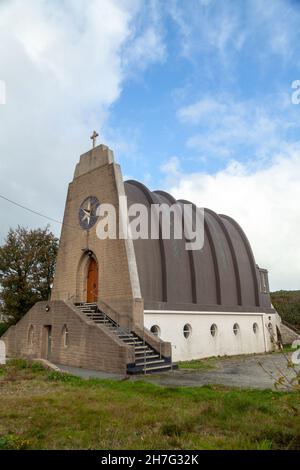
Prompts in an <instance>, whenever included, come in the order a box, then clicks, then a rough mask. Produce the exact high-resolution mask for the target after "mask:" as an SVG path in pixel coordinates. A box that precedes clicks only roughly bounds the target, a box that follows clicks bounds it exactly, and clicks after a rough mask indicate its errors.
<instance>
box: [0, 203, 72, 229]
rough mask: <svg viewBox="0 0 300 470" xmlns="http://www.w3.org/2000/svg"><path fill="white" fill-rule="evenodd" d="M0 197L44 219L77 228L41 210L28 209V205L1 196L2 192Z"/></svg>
mask: <svg viewBox="0 0 300 470" xmlns="http://www.w3.org/2000/svg"><path fill="white" fill-rule="evenodd" d="M0 198H1V199H4V201H7V202H9V203H10V204H13V205H14V206H17V207H20V208H21V209H24V210H25V211H28V212H31V213H32V214H35V215H38V216H40V217H43V218H44V219H48V220H51V222H55V223H56V224H60V225H65V226H66V227H71V228H73V229H74V228H75V229H76V230H79V228H78V227H75V226H74V225H68V224H65V223H64V222H61V221H60V220H57V219H53V218H52V217H48V216H47V215H44V214H42V213H41V212H37V211H35V210H33V209H30V208H29V207H26V206H23V205H22V204H19V203H18V202H15V201H12V200H11V199H8V197H6V196H3V195H2V194H0Z"/></svg>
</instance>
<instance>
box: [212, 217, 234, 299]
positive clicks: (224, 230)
mask: <svg viewBox="0 0 300 470" xmlns="http://www.w3.org/2000/svg"><path fill="white" fill-rule="evenodd" d="M205 211H206V212H207V213H208V214H211V216H212V217H214V218H215V220H216V221H217V222H218V224H219V225H220V227H221V229H222V231H223V233H224V235H225V238H226V241H227V243H228V246H229V250H230V253H231V257H232V262H233V268H234V273H235V284H236V292H237V303H238V305H242V289H241V277H240V271H239V265H238V261H237V256H236V252H235V249H234V246H233V243H232V241H231V237H230V235H229V233H228V230H227V228H226V227H225V224H224V222H223V221H222V219H221V217H220V216H219V215H218V214H216V213H215V212H214V211H212V210H211V209H205Z"/></svg>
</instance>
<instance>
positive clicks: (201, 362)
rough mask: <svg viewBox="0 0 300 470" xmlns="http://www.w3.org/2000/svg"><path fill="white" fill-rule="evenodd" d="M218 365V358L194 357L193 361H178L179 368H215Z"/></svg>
mask: <svg viewBox="0 0 300 470" xmlns="http://www.w3.org/2000/svg"><path fill="white" fill-rule="evenodd" d="M215 367H216V358H209V359H193V360H191V361H181V362H178V368H179V369H194V370H195V369H201V370H206V369H214V368H215Z"/></svg>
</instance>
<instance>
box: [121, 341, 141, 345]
mask: <svg viewBox="0 0 300 470" xmlns="http://www.w3.org/2000/svg"><path fill="white" fill-rule="evenodd" d="M142 343H143V342H142V341H131V342H129V343H127V342H126V343H125V344H130V345H131V344H134V345H136V344H142Z"/></svg>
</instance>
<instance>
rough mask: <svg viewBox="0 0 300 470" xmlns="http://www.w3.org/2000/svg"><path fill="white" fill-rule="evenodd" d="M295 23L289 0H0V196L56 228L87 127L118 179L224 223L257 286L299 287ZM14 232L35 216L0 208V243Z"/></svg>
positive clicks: (299, 109) (298, 51)
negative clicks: (248, 250) (245, 242)
mask: <svg viewBox="0 0 300 470" xmlns="http://www.w3.org/2000/svg"><path fill="white" fill-rule="evenodd" d="M299 24H300V1H298V0H272V2H265V1H264V0H168V1H167V2H166V1H164V0H89V1H86V0H26V2H24V1H22V0H0V93H2V95H3V89H4V88H5V104H1V103H2V102H3V100H2V101H1V99H0V194H2V195H4V196H6V197H8V198H10V199H13V200H15V201H17V202H19V203H21V204H23V205H26V206H29V207H30V208H32V209H34V210H36V211H39V212H42V213H44V214H47V215H48V216H49V217H51V218H54V219H58V220H62V217H63V211H64V204H65V198H66V191H67V185H68V183H69V182H70V181H71V180H72V178H73V171H74V166H75V164H76V163H77V161H78V160H79V156H80V154H82V153H84V152H85V151H87V150H88V149H89V148H90V146H91V141H90V138H89V137H90V135H91V133H92V131H93V130H94V129H96V130H97V131H98V132H99V134H100V139H99V141H98V143H100V142H101V143H104V144H106V145H109V146H110V147H111V148H112V149H113V150H114V153H115V158H116V160H117V162H118V163H120V164H121V168H122V172H123V176H124V178H125V179H129V178H130V179H137V180H139V181H142V182H143V183H144V184H146V185H147V186H149V187H150V189H152V190H155V189H164V190H166V191H169V192H171V194H173V195H174V196H175V197H177V198H184V199H189V200H191V201H193V202H195V203H196V204H197V205H198V206H199V207H208V208H210V209H213V210H214V211H216V212H217V213H222V214H227V215H230V216H231V217H233V218H235V219H236V220H237V221H238V223H239V224H240V225H241V226H242V227H243V229H244V230H245V232H246V234H247V236H248V238H249V239H250V242H251V245H252V248H253V251H254V254H255V257H256V261H257V263H258V264H259V265H260V266H261V267H264V268H267V269H268V270H269V277H270V286H271V289H272V290H277V289H300V241H299V240H300V237H299V233H300V207H299V206H300V104H299V105H297V103H298V101H300V99H299V100H297V99H296V100H295V99H293V96H294V97H295V95H293V93H295V89H293V88H292V84H293V82H295V81H296V80H299V79H300V28H299ZM294 86H295V85H294ZM1 90H2V92H1ZM299 96H300V93H299ZM0 98H1V96H0ZM18 224H20V225H24V226H26V227H39V226H45V224H47V221H46V220H44V219H42V218H39V217H38V216H35V215H33V214H30V213H28V212H25V211H24V210H22V209H20V208H17V207H14V206H12V205H10V204H9V203H8V202H6V201H3V200H0V240H1V241H3V240H4V238H5V235H6V233H7V231H8V229H9V227H15V226H17V225H18ZM50 228H51V230H53V231H54V232H55V233H56V234H57V235H59V233H60V226H59V225H58V224H55V223H53V224H52V223H50Z"/></svg>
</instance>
